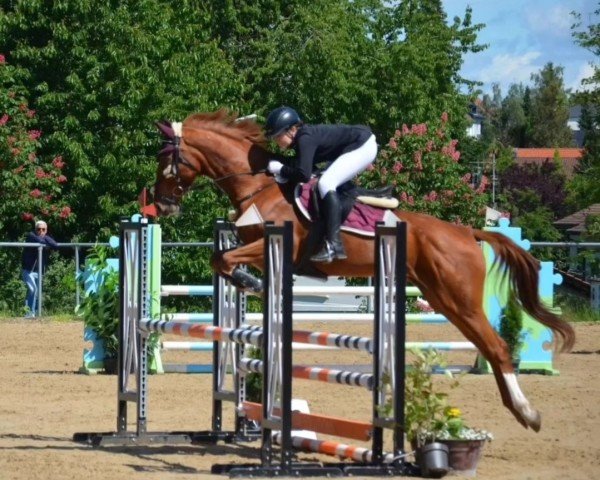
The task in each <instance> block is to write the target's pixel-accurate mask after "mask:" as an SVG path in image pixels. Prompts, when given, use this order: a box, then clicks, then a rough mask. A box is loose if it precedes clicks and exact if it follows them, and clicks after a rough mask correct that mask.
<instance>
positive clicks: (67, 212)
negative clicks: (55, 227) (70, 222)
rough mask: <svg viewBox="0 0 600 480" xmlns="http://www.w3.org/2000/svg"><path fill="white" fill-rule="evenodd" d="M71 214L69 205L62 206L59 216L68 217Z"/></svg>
mask: <svg viewBox="0 0 600 480" xmlns="http://www.w3.org/2000/svg"><path fill="white" fill-rule="evenodd" d="M70 216H71V207H63V208H62V210H61V211H60V218H69V217H70Z"/></svg>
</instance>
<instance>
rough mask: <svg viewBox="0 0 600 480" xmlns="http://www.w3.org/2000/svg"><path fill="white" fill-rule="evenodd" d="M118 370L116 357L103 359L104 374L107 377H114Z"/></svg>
mask: <svg viewBox="0 0 600 480" xmlns="http://www.w3.org/2000/svg"><path fill="white" fill-rule="evenodd" d="M118 369H119V359H118V358H117V357H112V356H111V357H104V373H106V374H107V375H116V374H117V373H118Z"/></svg>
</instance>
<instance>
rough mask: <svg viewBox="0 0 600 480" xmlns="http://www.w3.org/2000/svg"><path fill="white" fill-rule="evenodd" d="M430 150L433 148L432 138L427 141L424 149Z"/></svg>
mask: <svg viewBox="0 0 600 480" xmlns="http://www.w3.org/2000/svg"><path fill="white" fill-rule="evenodd" d="M432 150H433V140H429V141H428V142H427V145H426V146H425V151H426V152H431V151H432Z"/></svg>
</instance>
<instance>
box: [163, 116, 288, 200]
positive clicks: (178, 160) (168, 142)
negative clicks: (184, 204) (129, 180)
mask: <svg viewBox="0 0 600 480" xmlns="http://www.w3.org/2000/svg"><path fill="white" fill-rule="evenodd" d="M157 126H158V128H159V130H160V131H161V132H162V133H163V135H164V137H165V139H164V142H163V145H164V147H163V148H162V150H161V151H160V152H159V154H158V157H159V158H161V157H163V156H165V155H170V156H171V162H170V164H169V167H170V170H169V172H168V173H165V172H163V174H164V176H165V178H175V181H176V182H177V184H176V185H175V187H174V188H173V191H172V192H171V195H170V196H165V195H161V196H160V197H159V198H157V199H159V200H160V202H162V203H165V204H168V205H179V202H180V201H181V198H182V197H183V195H185V194H186V193H187V192H188V191H190V190H193V189H194V188H193V186H192V185H189V186H184V185H183V183H182V180H181V175H180V166H181V165H183V166H185V167H187V168H189V169H190V170H192V171H193V172H195V173H196V174H198V175H201V173H202V172H201V171H200V170H199V169H198V168H197V167H196V166H194V164H192V163H191V162H190V161H189V160H187V159H186V158H185V156H184V155H183V154H182V152H181V138H182V137H183V124H182V123H181V122H173V123H172V124H171V126H170V127H169V126H167V125H166V124H161V123H158V124H157ZM186 128H190V127H186ZM169 167H167V168H169ZM165 171H166V169H165ZM267 173H268V171H267V169H265V168H261V169H260V170H256V171H249V172H238V173H230V174H227V175H223V176H222V177H218V178H214V179H213V182H214V183H215V185H216V186H217V187H219V189H220V190H221V191H223V193H226V192H225V191H224V190H223V188H222V187H221V185H220V182H222V181H224V180H227V179H229V178H234V177H239V176H244V175H251V176H254V175H259V174H267ZM274 185H277V182H276V181H275V179H273V182H271V183H269V184H267V185H263V186H262V187H260V188H259V189H257V190H256V191H254V192H252V193H250V194H248V195H246V196H244V197H243V198H241V199H239V200H236V202H237V204H238V205H242V203H244V202H246V201H248V200H250V199H251V198H253V197H254V196H256V195H257V194H259V193H260V192H262V191H263V190H266V189H267V188H269V187H272V186H274ZM155 198H156V197H155Z"/></svg>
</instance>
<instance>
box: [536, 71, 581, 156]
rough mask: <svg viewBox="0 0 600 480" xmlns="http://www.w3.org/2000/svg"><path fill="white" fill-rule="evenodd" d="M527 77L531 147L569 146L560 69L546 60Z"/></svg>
mask: <svg viewBox="0 0 600 480" xmlns="http://www.w3.org/2000/svg"><path fill="white" fill-rule="evenodd" d="M531 79H532V80H533V82H534V88H533V90H532V92H531V117H530V122H531V146H533V147H557V148H558V147H569V146H571V145H572V144H573V132H572V131H571V129H570V128H569V127H568V126H567V120H569V101H568V97H567V92H566V91H565V88H564V82H563V68H562V67H558V66H556V67H555V66H554V65H553V64H552V63H551V62H550V63H547V64H546V65H545V66H544V68H542V70H541V71H540V72H539V73H536V74H533V75H532V76H531Z"/></svg>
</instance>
